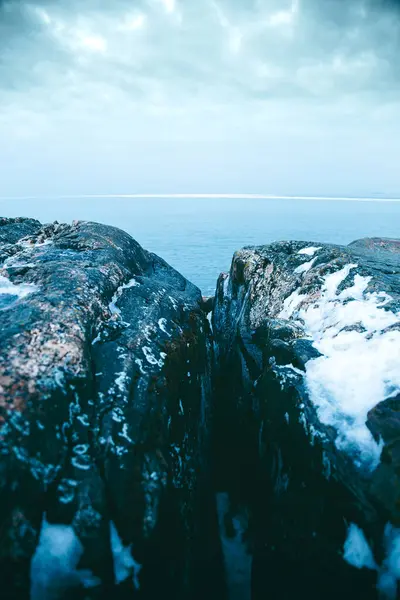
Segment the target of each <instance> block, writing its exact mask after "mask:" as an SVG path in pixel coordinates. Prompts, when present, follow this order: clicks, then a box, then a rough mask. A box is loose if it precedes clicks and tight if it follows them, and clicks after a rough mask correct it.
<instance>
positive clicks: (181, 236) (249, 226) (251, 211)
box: [0, 198, 400, 295]
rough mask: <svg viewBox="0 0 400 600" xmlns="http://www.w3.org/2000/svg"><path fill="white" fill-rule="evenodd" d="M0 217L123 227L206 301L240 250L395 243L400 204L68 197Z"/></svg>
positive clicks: (3, 210)
mask: <svg viewBox="0 0 400 600" xmlns="http://www.w3.org/2000/svg"><path fill="white" fill-rule="evenodd" d="M0 215H1V216H7V217H9V216H29V217H35V218H37V219H39V220H40V221H42V222H49V221H53V220H58V221H64V222H70V221H72V220H73V219H87V220H92V221H98V222H101V223H107V224H109V225H115V226H117V227H121V228H122V229H124V230H125V231H127V232H128V233H130V234H131V235H132V236H133V237H134V238H135V239H136V240H138V241H139V242H140V243H141V244H142V245H143V246H144V247H145V248H147V249H148V250H151V251H152V252H155V253H156V254H159V255H160V256H162V257H163V258H164V259H165V260H166V261H167V262H169V263H170V264H171V265H172V266H174V267H175V268H176V269H178V270H179V271H180V272H181V273H182V274H183V275H185V276H186V277H188V278H189V279H190V280H191V281H193V283H195V284H197V285H198V286H199V287H200V288H201V290H202V291H203V294H205V295H208V294H212V293H213V292H214V289H215V283H216V279H217V277H218V274H219V273H220V272H221V271H226V270H228V269H229V267H230V262H231V258H232V254H233V252H234V251H235V250H237V249H239V248H241V247H242V246H246V245H251V244H265V243H268V242H272V241H277V240H287V239H296V240H307V241H312V242H324V241H325V242H333V243H339V244H347V243H349V242H351V241H352V240H354V239H357V238H360V237H366V236H384V237H400V202H387V203H385V202H379V201H376V202H356V201H345V202H344V201H334V200H329V201H327V200H292V199H291V200H287V199H278V198H277V199H268V200H264V199H237V198H234V199H232V198H229V199H228V198H223V199H210V198H207V199H197V198H196V199H193V198H178V199H170V198H165V199H163V198H154V199H153V198H151V199H148V198H147V199H140V200H139V199H132V198H104V199H103V198H102V199H100V198H68V199H62V200H60V199H57V200H51V201H50V200H47V199H46V200H45V199H43V200H37V199H35V200H15V199H13V200H0Z"/></svg>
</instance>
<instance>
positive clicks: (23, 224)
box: [0, 217, 41, 244]
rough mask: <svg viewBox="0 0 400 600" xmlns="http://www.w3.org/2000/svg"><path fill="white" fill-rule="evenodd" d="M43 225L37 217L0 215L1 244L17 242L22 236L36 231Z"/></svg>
mask: <svg viewBox="0 0 400 600" xmlns="http://www.w3.org/2000/svg"><path fill="white" fill-rule="evenodd" d="M40 227H41V224H40V223H39V221H36V219H26V218H24V217H16V218H14V219H7V218H6V217H0V244H15V243H16V242H19V240H21V239H22V238H25V237H27V236H29V235H32V234H34V233H36V232H37V231H38V230H39V229H40Z"/></svg>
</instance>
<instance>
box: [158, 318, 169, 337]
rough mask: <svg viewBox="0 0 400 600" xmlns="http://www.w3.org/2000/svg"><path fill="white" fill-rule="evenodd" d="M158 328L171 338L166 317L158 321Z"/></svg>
mask: <svg viewBox="0 0 400 600" xmlns="http://www.w3.org/2000/svg"><path fill="white" fill-rule="evenodd" d="M158 326H159V328H160V329H161V331H163V332H164V333H166V334H167V336H168V337H171V334H170V333H169V332H168V331H167V328H166V327H167V319H165V318H164V317H162V318H161V319H158Z"/></svg>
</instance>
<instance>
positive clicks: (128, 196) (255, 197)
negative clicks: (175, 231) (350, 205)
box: [0, 193, 400, 202]
mask: <svg viewBox="0 0 400 600" xmlns="http://www.w3.org/2000/svg"><path fill="white" fill-rule="evenodd" d="M79 198H86V199H95V198H104V199H106V198H110V199H111V198H125V199H137V200H139V199H142V198H143V199H146V198H147V199H151V198H154V199H156V198H159V199H162V198H167V199H174V198H175V199H185V198H188V199H204V200H206V199H230V198H231V199H249V200H251V199H253V200H322V201H329V200H334V201H345V202H400V197H387V198H380V197H364V196H354V197H353V196H297V195H296V196H292V195H274V194H246V193H244V194H212V193H211V194H196V193H195V194H193V193H191V194H65V195H58V196H0V201H2V200H65V199H79Z"/></svg>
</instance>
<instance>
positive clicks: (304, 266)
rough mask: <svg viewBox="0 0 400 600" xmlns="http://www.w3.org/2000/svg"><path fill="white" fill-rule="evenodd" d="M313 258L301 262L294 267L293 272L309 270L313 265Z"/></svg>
mask: <svg viewBox="0 0 400 600" xmlns="http://www.w3.org/2000/svg"><path fill="white" fill-rule="evenodd" d="M315 260H316V259H315V258H313V259H311V260H309V261H308V262H305V263H303V264H302V265H299V266H298V267H296V269H295V270H294V272H295V273H300V274H301V273H307V271H309V270H310V269H311V267H312V266H313V264H314V263H315Z"/></svg>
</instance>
